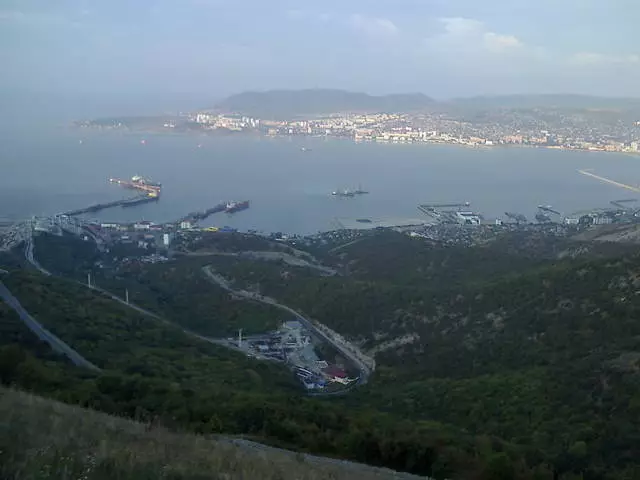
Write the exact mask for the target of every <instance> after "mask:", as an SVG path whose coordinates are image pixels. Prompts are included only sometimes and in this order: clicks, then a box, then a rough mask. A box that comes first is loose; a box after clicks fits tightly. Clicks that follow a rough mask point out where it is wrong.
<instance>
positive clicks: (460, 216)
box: [455, 212, 481, 225]
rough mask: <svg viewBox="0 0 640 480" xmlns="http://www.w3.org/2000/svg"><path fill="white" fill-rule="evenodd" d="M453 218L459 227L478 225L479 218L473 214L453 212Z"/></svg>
mask: <svg viewBox="0 0 640 480" xmlns="http://www.w3.org/2000/svg"><path fill="white" fill-rule="evenodd" d="M455 217H456V220H457V222H458V223H459V224H460V225H480V223H481V219H480V216H479V215H477V214H475V213H473V212H455Z"/></svg>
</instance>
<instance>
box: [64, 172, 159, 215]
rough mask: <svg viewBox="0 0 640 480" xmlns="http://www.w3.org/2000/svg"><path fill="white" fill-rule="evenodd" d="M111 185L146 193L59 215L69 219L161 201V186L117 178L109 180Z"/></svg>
mask: <svg viewBox="0 0 640 480" xmlns="http://www.w3.org/2000/svg"><path fill="white" fill-rule="evenodd" d="M137 178H140V179H141V177H134V180H135V179H137ZM109 182H110V183H115V184H117V185H121V186H123V187H124V188H130V189H133V190H140V191H142V192H145V193H144V194H141V195H136V196H135V197H131V198H124V199H120V200H114V201H112V202H105V203H96V204H94V205H89V206H88V207H84V208H78V209H76V210H69V211H68V212H63V213H60V214H59V215H65V216H67V217H75V216H78V215H83V214H85V213H95V212H99V211H101V210H106V209H108V208H114V207H122V208H127V207H134V206H136V205H141V204H143V203H149V202H157V201H158V200H160V191H161V190H160V185H159V184H158V185H154V184H145V183H144V182H142V181H137V182H135V181H133V180H132V181H128V180H119V179H117V178H110V179H109Z"/></svg>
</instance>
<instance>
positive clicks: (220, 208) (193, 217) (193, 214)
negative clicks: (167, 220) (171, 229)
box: [176, 202, 227, 223]
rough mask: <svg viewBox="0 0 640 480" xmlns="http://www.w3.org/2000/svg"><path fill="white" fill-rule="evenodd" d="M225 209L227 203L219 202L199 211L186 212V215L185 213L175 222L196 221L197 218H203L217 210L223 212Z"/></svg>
mask: <svg viewBox="0 0 640 480" xmlns="http://www.w3.org/2000/svg"><path fill="white" fill-rule="evenodd" d="M226 209H227V204H226V203H224V202H223V203H219V204H218V205H216V206H215V207H211V208H209V209H207V210H203V211H201V212H191V213H188V214H187V215H185V216H184V217H182V218H180V219H179V220H178V221H177V222H176V223H182V222H192V223H193V222H197V221H199V220H204V219H206V218H207V217H209V216H210V215H213V214H214V213H219V212H224V211H225V210H226Z"/></svg>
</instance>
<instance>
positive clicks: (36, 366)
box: [0, 230, 640, 480]
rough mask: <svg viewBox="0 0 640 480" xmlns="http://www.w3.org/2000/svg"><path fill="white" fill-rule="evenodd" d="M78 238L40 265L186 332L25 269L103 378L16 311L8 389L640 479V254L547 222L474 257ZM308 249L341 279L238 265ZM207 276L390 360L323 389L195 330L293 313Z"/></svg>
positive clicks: (23, 284) (343, 446) (51, 322)
mask: <svg viewBox="0 0 640 480" xmlns="http://www.w3.org/2000/svg"><path fill="white" fill-rule="evenodd" d="M73 242H74V241H73V240H69V239H65V238H57V237H51V238H49V237H39V238H38V239H37V241H36V251H37V252H40V253H39V261H40V262H41V263H42V264H43V265H44V266H45V267H46V268H48V269H50V270H51V271H54V272H64V273H65V274H66V275H69V276H76V278H83V277H85V276H86V272H87V271H93V272H94V273H95V278H96V281H97V282H99V284H101V285H102V286H104V287H106V288H109V289H111V290H113V291H123V290H124V288H127V289H128V290H129V292H130V294H131V295H132V297H133V298H135V299H136V302H137V303H139V304H141V305H142V306H144V307H146V308H149V309H152V310H153V311H156V312H157V313H159V314H161V315H162V316H164V317H165V318H168V319H170V320H171V321H172V322H173V323H174V324H175V325H173V326H172V325H170V324H163V323H158V322H155V321H151V320H150V319H148V318H144V317H141V316H140V315H139V314H137V313H135V312H134V313H132V312H131V311H130V310H127V309H126V308H125V307H123V306H121V305H119V304H114V303H113V302H111V301H108V300H107V299H105V298H102V297H100V296H97V295H96V294H95V293H92V292H87V291H86V289H84V288H83V287H80V286H78V285H75V284H71V283H67V282H64V281H60V280H56V279H51V278H47V279H45V278H41V277H39V276H38V275H34V274H31V273H26V272H24V271H21V270H20V268H19V267H18V266H11V267H10V268H8V269H9V270H10V272H11V273H10V274H9V275H6V276H5V277H4V280H3V281H4V282H5V283H6V284H7V286H8V287H9V288H10V289H11V290H12V291H13V293H14V294H15V295H16V296H17V297H18V298H19V299H20V300H21V302H22V303H23V305H24V306H25V308H27V309H28V310H29V311H30V312H31V313H32V314H33V315H34V316H36V318H38V319H39V320H40V321H42V322H43V324H44V325H45V326H46V327H48V328H50V329H51V330H52V331H53V332H54V333H56V335H58V336H60V337H61V338H62V339H63V340H65V341H67V342H68V343H70V344H71V345H73V346H74V347H75V348H77V349H78V350H79V351H80V353H82V354H83V355H85V356H86V357H87V358H88V359H89V360H91V361H92V362H94V363H96V364H97V365H98V366H100V367H101V368H103V369H104V370H105V372H104V373H102V374H100V375H97V376H96V374H95V373H93V374H91V376H90V378H87V374H84V373H82V374H79V373H78V372H76V371H75V370H73V369H71V370H70V369H69V367H66V366H63V364H62V363H61V362H59V361H56V359H54V358H51V356H50V355H48V354H46V352H43V349H42V348H41V346H38V345H34V344H33V339H32V338H31V337H30V336H29V335H25V334H24V332H21V331H19V330H20V329H19V325H20V324H19V323H16V322H15V318H13V317H12V316H11V312H10V311H5V312H3V309H2V308H0V318H2V325H3V329H4V331H3V334H2V335H0V338H2V340H3V343H4V344H5V345H4V346H3V347H2V350H1V352H0V373H1V374H2V380H3V382H5V383H14V384H17V385H20V386H23V387H24V388H28V389H32V390H35V391H38V392H40V393H43V394H46V395H50V396H53V397H55V398H59V399H63V400H65V401H68V402H73V403H81V404H83V405H90V406H93V407H94V408H97V409H100V410H103V411H107V412H112V413H118V414H125V415H132V416H135V415H139V416H143V417H145V418H146V417H149V416H153V415H158V416H160V417H162V418H166V419H170V420H169V421H170V424H171V425H173V426H175V427H176V428H187V429H189V430H192V431H196V432H203V433H208V432H218V433H219V432H224V433H242V434H246V435H251V436H252V437H253V438H257V439H260V440H261V441H265V442H271V443H274V444H277V445H282V446H286V447H289V448H293V449H297V450H303V451H311V452H315V453H320V454H323V455H329V456H335V457H342V458H348V459H352V460H356V461H360V462H365V463H371V464H375V465H381V466H386V467H390V468H393V469H396V470H404V471H411V472H413V473H418V474H422V475H430V476H433V477H435V478H450V479H454V478H465V479H467V478H470V479H481V480H493V479H496V478H499V479H517V480H534V479H536V480H543V479H548V480H551V479H554V480H558V479H561V480H577V479H586V480H596V479H606V480H628V479H635V478H640V460H638V459H640V436H639V435H640V434H639V432H640V321H639V320H638V318H640V255H639V254H638V253H637V250H636V249H637V247H634V246H625V245H620V244H612V243H589V242H577V241H575V240H572V239H567V238H558V237H555V236H553V235H548V234H545V233H544V230H540V231H538V232H520V233H516V232H511V233H503V234H497V235H495V236H494V237H492V238H489V239H487V241H485V242H483V243H482V244H480V245H476V246H472V247H468V246H461V245H454V246H450V245H445V244H442V243H439V242H437V241H426V240H424V239H421V238H410V237H409V236H407V235H404V234H400V233H395V232H386V231H383V232H373V233H371V234H368V235H361V236H359V237H358V238H356V239H355V240H354V239H353V238H345V239H343V240H340V238H339V236H335V238H333V239H332V240H331V241H329V242H328V243H327V242H325V241H316V242H315V243H313V242H312V243H310V244H306V245H305V244H304V242H302V243H300V242H298V243H296V244H295V245H293V244H290V245H286V244H283V243H280V242H273V241H269V240H267V239H264V238H262V237H256V236H251V235H243V234H228V235H221V234H216V233H198V234H194V235H193V236H192V237H189V238H187V239H186V240H185V241H184V242H183V243H182V245H181V249H182V251H183V252H184V253H191V254H193V255H185V256H182V257H177V258H176V259H174V260H172V261H170V262H167V263H160V264H155V265H143V264H139V263H135V262H133V263H132V262H128V263H126V264H116V265H112V264H111V263H110V262H109V259H108V258H105V259H103V260H102V263H101V265H102V268H101V269H100V270H96V268H95V264H96V262H97V261H98V260H99V259H98V258H97V257H96V255H99V253H97V252H96V251H89V249H88V245H90V244H88V243H87V242H82V241H79V240H77V241H75V242H77V243H73ZM83 249H84V250H83ZM300 249H302V250H305V252H303V254H304V255H306V257H305V258H312V257H310V256H309V255H313V258H314V261H318V262H322V263H323V264H324V265H326V266H329V267H331V268H334V269H335V270H336V271H337V272H338V273H339V274H338V275H335V276H327V275H325V274H323V273H322V272H321V271H318V270H317V269H313V268H309V267H305V266H304V265H300V264H298V265H295V264H293V265H292V264H290V263H287V262H284V261H273V260H271V261H267V260H265V258H268V257H267V256H263V257H262V259H261V257H260V256H259V255H255V254H254V253H252V255H251V256H250V257H247V256H238V255H236V254H237V253H239V252H242V251H244V250H246V251H252V252H255V251H257V250H265V251H266V250H269V251H270V252H274V251H280V252H282V251H288V252H289V253H296V251H298V252H300ZM129 255H131V254H129ZM1 266H2V265H0V267H1ZM204 266H209V267H211V268H214V269H215V270H216V271H217V272H218V273H219V274H220V275H222V276H224V277H226V278H227V279H228V280H229V281H230V282H231V284H232V285H233V286H234V288H236V289H241V288H248V289H256V288H258V289H259V290H260V292H261V293H263V294H265V295H268V296H271V297H273V298H276V299H277V300H278V301H280V302H282V303H284V304H287V305H290V306H291V307H293V308H296V309H298V310H300V311H301V312H303V313H304V314H305V315H306V316H309V317H311V318H314V319H316V320H318V321H320V322H322V323H324V324H326V325H327V326H329V327H331V328H332V329H334V330H335V331H338V332H340V333H341V334H343V335H344V336H345V337H347V338H348V339H349V340H350V341H352V342H354V343H357V344H359V346H360V348H362V349H363V350H365V351H366V352H368V353H369V354H370V355H373V356H375V358H376V362H377V368H376V371H375V374H374V375H373V377H372V378H371V379H370V382H369V383H368V384H367V385H366V386H364V387H361V388H359V389H356V390H354V391H352V392H350V393H349V395H346V396H345V397H343V398H335V397H334V398H331V399H323V400H320V399H317V398H308V397H305V396H304V395H303V394H302V393H301V392H300V391H299V390H296V387H295V384H294V382H293V381H292V379H291V378H290V377H288V376H287V373H286V371H285V370H284V369H282V368H280V367H278V366H277V365H272V364H269V365H267V364H262V363H261V362H258V361H256V360H253V359H248V358H246V357H245V356H244V355H238V354H236V353H234V352H232V351H227V350H223V349H221V348H219V347H217V346H214V345H210V344H207V343H202V342H195V343H194V341H193V339H192V338H188V337H187V336H185V335H183V333H181V330H180V327H188V328H189V329H192V330H196V331H198V332H200V333H203V334H207V335H217V336H223V335H228V334H229V332H233V331H234V330H235V329H237V328H242V327H243V326H246V328H248V329H250V330H251V331H256V332H257V331H265V330H266V329H268V328H271V325H272V324H273V322H274V321H276V322H277V321H281V319H278V318H274V317H273V315H275V314H277V312H273V311H271V310H269V309H266V310H262V308H261V307H260V306H259V305H256V304H253V303H249V302H243V301H240V300H239V299H234V298H230V297H229V295H227V294H224V292H222V291H221V290H220V289H219V288H217V287H216V286H215V285H212V284H211V283H210V282H208V281H207V279H206V278H205V277H204V276H203V274H202V270H203V267H204ZM91 269H93V270H91ZM0 307H1V305H0ZM5 310H6V309H5Z"/></svg>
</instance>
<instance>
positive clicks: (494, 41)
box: [482, 32, 524, 53]
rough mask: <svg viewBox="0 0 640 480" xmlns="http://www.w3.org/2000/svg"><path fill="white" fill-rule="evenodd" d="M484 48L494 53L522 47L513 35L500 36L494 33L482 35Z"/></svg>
mask: <svg viewBox="0 0 640 480" xmlns="http://www.w3.org/2000/svg"><path fill="white" fill-rule="evenodd" d="M482 39H483V41H484V46H485V48H486V49H487V50H489V51H491V52H495V53H500V52H505V51H508V50H513V49H515V48H521V47H523V46H524V45H523V44H522V42H521V41H520V40H519V39H518V38H517V37H515V36H513V35H501V34H499V33H495V32H485V33H484V34H483V35H482Z"/></svg>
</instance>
